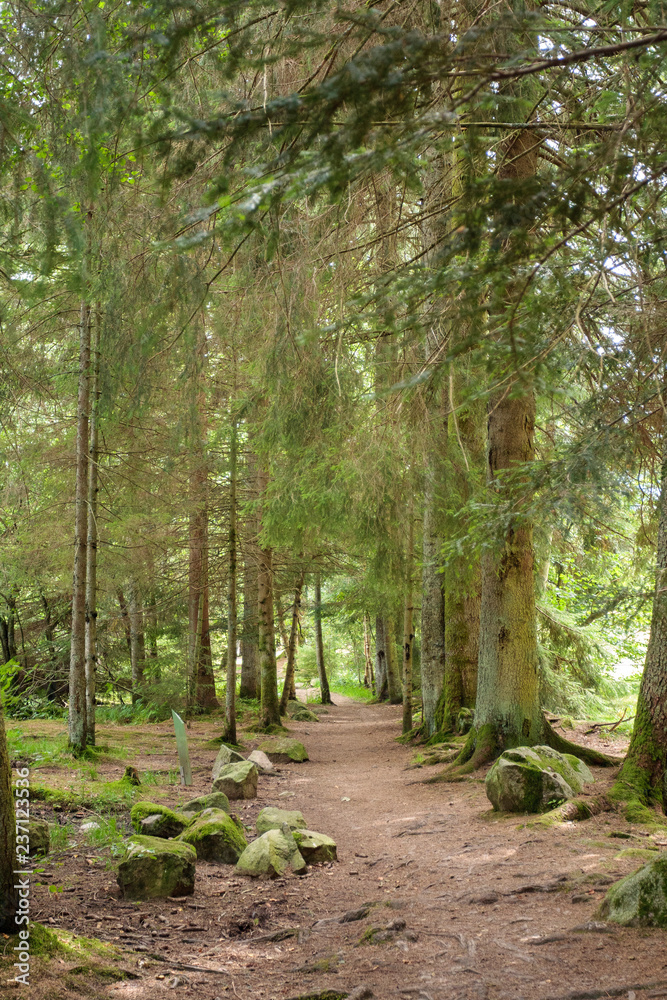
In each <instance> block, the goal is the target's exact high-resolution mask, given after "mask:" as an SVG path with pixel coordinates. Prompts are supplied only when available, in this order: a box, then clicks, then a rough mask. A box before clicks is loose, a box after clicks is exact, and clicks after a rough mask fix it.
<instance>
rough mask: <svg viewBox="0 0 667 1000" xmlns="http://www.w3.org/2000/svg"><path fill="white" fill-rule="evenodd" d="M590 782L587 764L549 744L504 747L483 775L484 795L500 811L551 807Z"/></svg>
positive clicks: (591, 777) (568, 797) (527, 810)
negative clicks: (484, 780)
mask: <svg viewBox="0 0 667 1000" xmlns="http://www.w3.org/2000/svg"><path fill="white" fill-rule="evenodd" d="M591 781H593V775H592V774H591V772H590V771H589V770H588V768H587V767H586V765H585V764H584V763H583V762H582V761H580V760H579V759H578V758H577V757H573V756H572V755H571V754H560V753H558V752H557V751H556V750H552V748H551V747H546V746H536V747H514V748H513V749H511V750H506V751H505V752H504V753H503V754H502V755H501V756H500V757H499V758H498V760H497V761H496V762H495V764H494V765H493V767H492V768H491V770H490V771H489V773H488V774H487V776H486V783H485V784H486V794H487V798H488V799H489V801H490V802H491V804H492V806H493V808H494V809H497V810H500V811H501V812H518V813H537V812H544V811H545V810H547V809H552V808H553V807H554V806H555V805H558V804H559V803H560V802H563V801H565V800H567V799H572V798H574V796H575V795H576V794H577V793H578V792H580V791H581V789H582V786H583V784H584V783H585V782H591Z"/></svg>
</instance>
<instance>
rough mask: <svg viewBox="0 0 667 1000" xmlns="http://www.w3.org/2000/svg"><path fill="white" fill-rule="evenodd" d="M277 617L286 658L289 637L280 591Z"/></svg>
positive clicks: (277, 602) (277, 596) (278, 592)
mask: <svg viewBox="0 0 667 1000" xmlns="http://www.w3.org/2000/svg"><path fill="white" fill-rule="evenodd" d="M276 617H277V619H278V632H279V633H280V641H281V642H282V644H283V653H284V654H285V656H287V648H288V646H289V637H288V635H287V629H286V628H285V615H284V612H283V604H282V598H281V594H280V591H279V590H276Z"/></svg>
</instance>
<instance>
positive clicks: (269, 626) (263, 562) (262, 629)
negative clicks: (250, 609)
mask: <svg viewBox="0 0 667 1000" xmlns="http://www.w3.org/2000/svg"><path fill="white" fill-rule="evenodd" d="M268 482H269V476H268V471H267V470H266V469H265V468H263V467H262V466H260V470H259V475H258V485H259V491H260V495H263V494H264V493H265V491H266V488H267V486H268ZM257 592H258V605H259V636H258V640H259V672H260V678H261V687H262V707H261V712H260V724H261V725H262V726H263V727H264V728H268V727H269V726H279V725H280V702H279V700H278V671H277V668H276V637H275V621H274V615H273V551H272V549H271V547H270V546H266V547H262V546H260V549H259V572H258V576H257Z"/></svg>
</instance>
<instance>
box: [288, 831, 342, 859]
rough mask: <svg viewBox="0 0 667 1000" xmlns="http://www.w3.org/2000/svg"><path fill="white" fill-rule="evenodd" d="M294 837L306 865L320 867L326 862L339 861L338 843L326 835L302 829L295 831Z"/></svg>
mask: <svg viewBox="0 0 667 1000" xmlns="http://www.w3.org/2000/svg"><path fill="white" fill-rule="evenodd" d="M292 836H293V837H294V840H295V841H296V845H297V847H298V848H299V850H300V852H301V854H302V856H303V860H304V861H305V862H306V864H308V865H319V864H322V863H323V862H324V861H337V860H338V857H337V855H336V841H335V840H332V839H331V837H327V835H326V833H316V832H315V831H314V830H303V829H300V830H294V831H293V834H292Z"/></svg>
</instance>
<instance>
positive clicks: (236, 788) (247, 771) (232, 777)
mask: <svg viewBox="0 0 667 1000" xmlns="http://www.w3.org/2000/svg"><path fill="white" fill-rule="evenodd" d="M257 777H258V774H257V768H256V767H255V765H254V764H253V762H252V761H251V760H244V761H239V762H237V763H234V764H225V766H224V767H223V768H221V769H220V773H219V775H218V777H217V778H216V779H215V781H214V782H213V791H214V792H224V793H225V795H226V796H227V798H229V799H256V798H257Z"/></svg>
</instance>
